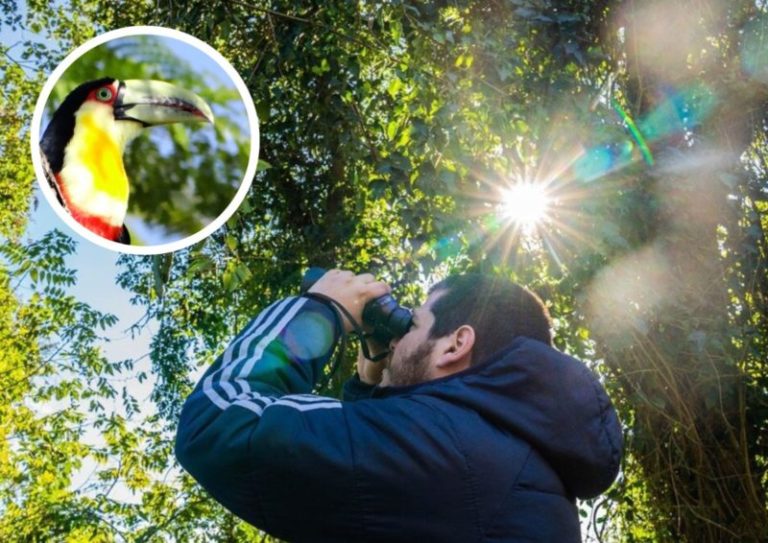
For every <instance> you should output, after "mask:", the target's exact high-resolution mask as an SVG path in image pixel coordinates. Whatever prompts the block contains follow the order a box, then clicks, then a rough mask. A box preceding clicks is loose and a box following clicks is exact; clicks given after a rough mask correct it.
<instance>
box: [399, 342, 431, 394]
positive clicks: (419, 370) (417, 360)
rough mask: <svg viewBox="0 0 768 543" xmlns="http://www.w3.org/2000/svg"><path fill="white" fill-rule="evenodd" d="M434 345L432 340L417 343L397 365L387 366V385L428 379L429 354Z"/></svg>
mask: <svg viewBox="0 0 768 543" xmlns="http://www.w3.org/2000/svg"><path fill="white" fill-rule="evenodd" d="M434 346H435V342H434V341H433V340H429V341H427V342H426V343H422V344H421V345H419V346H418V347H417V348H416V350H415V351H413V352H411V353H408V354H406V355H405V357H403V358H402V359H401V360H400V362H399V364H397V366H392V364H390V366H389V385H391V386H398V387H402V386H409V385H417V384H419V383H423V382H425V381H428V380H429V355H430V353H432V348H433V347H434Z"/></svg>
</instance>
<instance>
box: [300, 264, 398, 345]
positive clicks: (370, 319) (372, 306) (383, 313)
mask: <svg viewBox="0 0 768 543" xmlns="http://www.w3.org/2000/svg"><path fill="white" fill-rule="evenodd" d="M325 272H326V270H325V269H323V268H317V267H312V268H309V270H307V272H306V273H305V274H304V277H303V279H302V280H301V292H302V293H304V292H307V291H308V290H309V289H310V287H311V286H312V285H314V284H315V283H316V282H317V280H318V279H320V278H321V277H322V276H323V275H324V274H325ZM412 319H413V317H412V315H411V311H410V310H409V309H407V308H405V307H403V306H401V305H400V304H398V303H397V301H396V300H395V299H394V298H393V297H392V296H391V295H390V294H385V295H384V296H379V297H378V298H375V299H373V300H371V301H370V302H368V303H367V304H365V307H364V308H363V322H364V323H365V324H367V325H368V326H370V327H372V328H373V332H372V334H371V335H372V336H373V338H374V339H375V340H376V341H378V342H379V343H381V344H382V345H387V346H388V345H389V342H390V341H391V340H392V339H393V338H399V337H403V336H404V335H405V334H406V333H407V332H408V330H409V329H410V328H411V324H412Z"/></svg>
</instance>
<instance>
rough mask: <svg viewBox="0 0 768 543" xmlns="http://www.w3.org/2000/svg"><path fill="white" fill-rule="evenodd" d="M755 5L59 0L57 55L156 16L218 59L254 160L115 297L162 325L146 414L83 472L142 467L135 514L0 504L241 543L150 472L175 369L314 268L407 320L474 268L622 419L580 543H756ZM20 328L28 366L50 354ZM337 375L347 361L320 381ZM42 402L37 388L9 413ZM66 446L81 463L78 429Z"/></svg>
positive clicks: (73, 501)
mask: <svg viewBox="0 0 768 543" xmlns="http://www.w3.org/2000/svg"><path fill="white" fill-rule="evenodd" d="M760 5H762V4H756V3H755V2H752V1H747V0H743V1H742V0H739V1H735V2H729V3H724V2H715V1H713V0H695V1H694V0H685V1H683V2H677V3H674V5H673V4H672V3H664V2H657V1H653V2H643V3H633V2H616V1H610V0H604V1H585V0H566V1H561V2H553V1H550V0H507V1H495V2H464V3H453V2H430V3H421V2H408V1H400V0H396V1H387V2H383V1H382V2H379V1H375V0H370V1H366V2H360V3H350V2H325V3H322V4H318V3H314V2H301V3H297V2H287V1H282V0H273V1H271V2H247V1H237V2H187V3H183V4H181V3H175V2H174V3H163V4H155V3H152V4H151V5H150V4H149V3H147V4H144V3H138V4H134V5H130V6H128V5H125V6H122V7H121V8H120V9H116V7H115V5H114V4H112V3H107V2H101V1H97V2H88V3H78V6H79V8H80V9H79V11H78V12H77V13H78V14H79V15H73V17H74V19H73V21H70V22H68V23H67V22H64V24H62V21H61V20H60V19H58V20H57V19H52V20H55V22H56V23H57V24H59V25H61V27H62V28H63V29H65V30H63V31H62V34H61V36H62V37H61V40H62V42H63V44H64V45H65V46H66V45H69V44H70V43H79V41H77V40H75V41H74V42H70V41H68V40H72V39H73V38H72V36H79V37H80V38H85V37H87V36H85V35H84V34H79V33H78V32H76V31H75V30H74V29H78V28H80V27H81V26H80V25H79V24H76V21H79V20H80V17H90V18H91V19H92V20H93V21H98V22H99V23H100V25H102V27H103V28H104V29H111V28H117V27H120V26H126V25H130V24H164V25H166V26H171V27H175V28H178V29H180V30H183V31H185V32H188V33H190V34H192V35H194V36H197V37H198V38H200V39H202V40H204V41H206V42H208V43H210V44H211V45H213V46H214V47H215V48H217V49H218V50H219V51H221V52H222V54H223V55H224V56H225V57H227V58H228V59H229V60H230V61H231V62H232V63H233V65H234V66H235V68H236V69H237V70H238V72H239V73H240V74H241V75H242V76H243V78H244V80H245V81H246V83H247V85H248V87H249V89H250V91H251V93H252V95H253V97H254V100H255V101H256V103H257V108H258V110H259V117H260V120H261V123H262V126H261V132H262V140H261V148H262V155H261V158H262V159H263V162H262V163H261V166H262V167H261V170H260V171H259V172H258V173H257V175H256V177H255V179H254V184H253V188H252V190H251V192H250V194H249V197H248V198H247V200H246V201H245V203H244V205H243V206H242V207H241V209H240V210H239V212H238V213H237V214H236V215H234V216H233V218H232V219H230V220H229V221H228V223H227V224H226V225H225V226H224V227H222V228H221V229H220V230H219V231H218V232H216V233H215V234H214V235H213V236H211V237H210V238H209V239H208V240H206V241H205V242H202V243H200V244H198V245H197V246H195V247H191V248H189V249H188V250H185V251H181V252H177V253H176V254H174V255H172V256H171V255H165V256H163V257H155V258H141V257H128V256H125V257H122V258H121V266H122V269H123V272H122V273H121V275H120V277H119V278H118V282H119V284H120V285H121V286H122V287H123V288H126V289H128V290H130V291H131V292H132V293H133V294H134V301H135V303H137V304H140V305H142V306H144V307H145V308H146V310H147V321H148V322H150V321H151V322H155V323H157V324H158V326H159V328H158V331H157V332H156V334H155V336H154V339H153V343H152V353H151V359H152V370H153V371H152V373H153V375H154V376H156V382H155V385H154V388H153V392H152V395H151V400H152V402H153V404H154V405H155V406H156V407H157V414H156V415H154V416H153V417H152V418H151V420H149V421H147V424H146V425H140V426H139V425H135V426H134V425H131V424H128V423H126V422H124V421H120V422H118V423H115V425H114V426H109V425H106V426H103V427H102V430H103V432H104V435H105V436H106V437H107V438H108V439H107V443H108V445H107V447H106V448H105V449H104V450H103V454H104V457H103V458H105V459H107V458H109V459H115V460H117V459H120V460H121V461H123V462H127V464H125V465H126V466H130V468H129V469H130V470H134V469H135V470H137V471H135V472H134V471H129V473H130V474H133V473H135V475H130V476H129V475H128V474H127V473H122V472H120V473H118V472H111V473H107V472H105V480H106V481H114V480H116V479H120V480H121V481H122V480H132V481H133V483H132V484H134V485H135V486H134V488H136V489H137V491H138V492H140V493H141V496H142V498H141V500H142V502H141V504H139V505H136V506H133V505H127V504H118V503H116V502H115V501H111V500H110V499H109V498H108V495H109V493H108V492H106V493H105V492H104V491H102V492H101V493H100V492H99V490H98V488H97V489H96V491H91V492H79V491H72V490H71V489H69V488H68V487H67V482H66V481H67V480H68V479H67V477H69V475H67V473H64V474H63V475H62V477H61V478H59V479H57V481H58V482H57V483H56V484H58V485H59V486H58V487H57V486H55V485H54V484H52V483H51V482H46V481H38V483H36V485H35V486H34V487H33V486H28V487H22V488H21V489H20V490H18V494H13V493H12V492H11V491H10V490H9V489H7V488H3V489H2V492H0V500H2V501H0V503H2V504H3V506H1V507H2V508H5V509H6V511H10V510H9V509H8V506H7V505H6V504H7V503H11V502H13V503H17V502H16V501H14V500H24V499H31V497H33V496H36V495H38V494H45V493H46V492H48V493H51V495H54V494H55V492H54V489H60V490H61V489H63V490H61V493H60V494H57V495H56V496H57V497H56V498H55V499H53V498H51V500H50V501H51V502H55V503H56V504H57V505H60V507H58V508H52V510H54V511H58V512H60V513H59V514H60V515H61V516H60V517H56V518H54V519H53V520H51V522H52V523H53V524H52V526H53V527H54V528H51V529H55V530H59V532H57V533H58V534H67V535H68V536H69V537H71V538H73V539H74V538H77V537H85V536H83V535H78V534H86V533H89V532H88V530H92V531H91V532H90V534H91V537H93V538H95V537H104V538H105V539H109V538H125V539H133V538H135V539H140V540H148V539H151V538H172V539H179V540H187V539H209V538H212V539H217V540H218V539H221V540H233V541H252V540H258V539H259V538H260V537H261V534H258V533H257V531H256V530H253V529H250V528H247V527H245V526H244V525H242V524H240V523H239V522H237V521H236V520H235V519H233V518H232V517H231V516H229V515H227V514H226V513H224V512H223V511H222V510H221V509H220V508H218V506H216V505H215V504H212V503H211V502H210V500H209V499H208V498H207V497H205V496H204V495H202V494H201V492H200V491H199V490H198V489H197V488H196V486H195V485H194V483H193V482H192V481H190V480H189V479H188V478H186V477H184V476H182V477H180V478H178V479H174V480H173V481H160V482H159V481H158V480H157V479H153V477H152V473H157V472H162V471H164V470H166V469H169V468H172V459H171V458H170V449H169V445H168V443H169V442H168V440H169V439H170V435H172V432H173V429H174V425H175V420H176V417H177V414H178V410H179V408H180V405H181V402H182V401H183V398H184V397H185V395H186V394H187V393H188V392H189V390H190V386H191V385H192V381H191V378H190V375H191V372H192V370H193V369H196V368H198V367H200V366H205V365H207V364H208V363H210V362H211V360H212V359H213V357H215V356H216V354H218V352H220V350H221V349H222V348H223V346H224V345H225V344H226V341H227V340H228V339H229V338H231V337H232V336H233V335H234V334H235V333H236V331H237V330H238V329H239V328H240V327H241V326H242V325H243V324H244V323H245V322H246V321H247V320H248V319H249V318H250V317H251V316H252V315H253V313H254V312H255V311H256V310H257V309H258V308H259V307H263V306H264V305H265V304H266V303H267V302H269V301H271V300H274V299H275V298H277V297H279V296H283V295H285V294H288V293H294V292H295V291H296V288H297V285H298V284H299V279H300V275H301V272H302V271H303V269H305V268H306V266H307V265H308V264H310V263H311V264H314V265H321V266H326V267H330V266H340V267H346V268H350V269H353V270H358V271H362V270H370V271H374V272H375V273H377V274H378V275H380V276H381V277H383V278H385V279H387V280H389V281H391V282H392V283H393V285H394V286H395V293H396V295H397V297H398V298H399V299H400V300H402V301H404V302H406V303H417V301H418V300H419V298H420V297H421V296H423V289H424V287H425V286H426V284H428V283H430V282H431V281H432V280H433V279H435V278H437V277H441V276H442V275H444V274H446V273H448V272H449V271H454V270H466V269H480V270H486V271H494V272H497V273H503V274H506V275H508V276H510V277H512V278H514V279H515V280H518V281H520V282H523V283H525V284H528V285H530V286H532V287H533V288H534V289H535V290H537V291H538V292H539V293H540V294H542V296H543V297H544V298H545V299H547V300H548V301H549V303H550V306H551V311H552V313H553V314H554V315H555V316H556V317H557V322H556V328H557V342H558V345H559V346H560V347H561V348H563V349H565V350H567V351H568V352H570V353H572V354H575V355H577V356H580V357H582V358H585V359H590V360H593V361H594V362H593V366H594V368H595V369H596V370H597V371H599V372H600V373H601V375H602V376H603V377H604V379H605V382H606V385H607V386H608V388H609V389H610V393H611V396H612V398H613V399H614V401H615V403H616V405H617V407H618V408H619V410H620V412H621V415H622V419H623V421H624V424H625V426H626V442H627V455H626V458H625V463H624V466H623V473H622V476H621V478H620V480H619V482H618V483H617V484H616V485H615V486H614V487H613V488H612V489H611V490H610V491H609V492H608V493H607V494H606V495H605V496H604V497H602V498H600V499H599V500H598V501H596V502H594V503H593V504H592V505H594V508H593V513H594V515H593V522H592V524H593V527H594V529H595V530H594V534H597V535H596V537H599V538H601V539H602V540H612V541H680V540H683V541H750V540H755V541H756V540H760V539H761V538H762V537H763V536H764V534H765V533H766V531H768V518H766V516H767V512H766V511H767V510H766V489H768V450H767V449H766V448H767V447H768V444H767V443H766V440H765V436H766V435H768V401H767V400H766V396H767V395H766V393H765V391H766V390H767V389H768V371H767V370H766V366H765V364H766V360H768V356H767V355H768V353H766V344H765V338H766V300H765V296H766V292H768V288H766V287H768V285H767V284H766V280H767V276H766V268H765V261H766V260H765V259H766V250H767V249H768V248H767V247H766V237H765V229H766V227H768V217H766V211H767V210H768V202H766V198H767V197H766V181H765V179H766V171H767V170H766V166H767V165H768V158H767V157H768V147H766V144H768V142H767V141H766V139H765V129H766V119H765V117H764V111H765V108H764V105H765V104H764V102H765V97H766V93H765V74H764V73H761V72H760V71H759V66H761V65H763V64H761V62H759V60H760V58H761V57H759V55H760V47H759V44H760V43H763V42H761V41H760V40H761V39H763V37H764V35H763V34H761V29H764V28H765V25H764V24H761V23H763V22H764V21H765V20H766V19H765V13H764V12H763V11H764V8H761V7H759V6H760ZM46 13H47V15H45V14H46ZM73 13H75V12H74V11H73ZM694 13H695V14H698V15H697V18H692V17H691V14H694ZM46 16H48V17H50V16H51V14H50V13H49V8H46V7H45V6H38V5H36V4H30V14H29V18H28V20H27V22H26V23H25V24H27V25H30V28H33V27H32V25H35V24H37V25H42V26H40V28H39V29H38V30H42V29H43V28H50V27H49V26H47V25H46V24H44V23H42V22H41V21H45V20H46ZM6 24H10V23H6ZM17 24H21V23H17ZM66 29H71V30H66ZM755 43H757V46H756V45H755ZM33 49H34V48H33ZM35 50H36V49H35ZM750 55H751V56H750ZM755 55H757V56H755ZM34 58H36V59H37V61H38V62H39V61H40V58H41V57H34ZM756 67H757V68H756ZM6 92H7V91H6ZM19 126H21V127H23V126H24V125H23V123H22V124H21V125H19ZM521 179H535V180H537V181H541V182H545V183H547V184H548V187H549V191H550V195H551V197H552V199H553V201H554V203H553V204H552V206H551V209H550V219H549V220H548V221H547V222H545V223H543V224H541V225H540V226H539V227H538V228H537V229H535V230H534V231H525V229H522V228H517V229H516V228H514V226H513V225H509V224H505V223H504V222H503V221H501V220H500V219H499V218H498V214H497V211H498V203H499V199H500V197H501V190H502V189H503V188H505V187H506V186H508V185H509V184H510V182H511V181H510V180H521ZM19 215H22V217H21V218H20V219H18V218H17V219H16V220H20V221H23V210H21V211H20V210H19V208H16V211H14V212H13V214H12V215H11V216H13V217H18V216H19ZM45 243H47V244H53V243H54V240H52V239H51V240H48V241H46V242H45ZM13 247H16V248H15V249H13V251H15V252H13V253H9V254H13V255H25V254H27V253H26V252H25V251H26V250H29V249H24V248H23V247H20V246H13ZM7 258H10V257H7ZM15 258H17V259H18V258H22V257H21V256H17V257H15ZM24 258H28V257H24ZM23 261H24V260H23V259H22V260H21V261H20V262H23ZM20 265H21V264H19V263H16V264H14V266H15V267H14V268H12V269H11V270H10V272H11V273H10V275H11V276H12V277H14V276H18V275H19V274H20V273H21V274H23V273H24V272H23V271H22V270H21V268H19V266H20ZM6 292H8V291H7V290H6ZM7 300H8V302H7V303H4V304H3V307H4V313H3V314H4V315H9V316H11V317H8V318H16V317H13V316H15V315H17V314H19V313H20V312H21V311H22V309H21V307H22V306H21V302H19V300H18V297H17V296H15V295H14V294H13V293H10V294H8V295H7ZM6 308H7V309H6ZM83 309H84V310H85V308H83ZM8 322H12V321H8ZM54 322H56V321H54ZM62 326H64V325H62ZM63 329H64V328H62V330H63ZM56 330H58V328H57V329H56ZM54 332H55V330H54ZM37 335H38V337H39V340H31V341H30V343H29V344H28V345H25V346H24V349H28V350H29V352H32V353H34V352H36V351H35V349H39V347H38V346H39V345H44V344H45V338H46V337H49V336H46V335H45V334H42V333H37ZM86 339H87V338H86ZM73 341H74V340H73ZM82 341H85V339H83V340H82ZM89 341H92V340H89ZM7 352H13V351H11V350H8V351H7ZM21 352H26V351H21ZM84 360H96V359H95V358H88V359H84ZM56 363H61V362H56ZM88 364H91V362H88V363H86V366H88ZM103 364H108V363H106V362H104V363H103ZM103 364H102V365H96V366H93V368H98V370H95V369H94V370H88V371H102V369H101V368H104V367H108V366H104V365H103ZM77 367H78V366H77V365H75V366H74V368H75V369H77ZM88 367H91V366H88ZM350 371H351V368H350V359H349V358H348V359H347V361H346V365H345V366H344V367H343V368H342V369H341V370H340V371H339V372H338V374H337V375H336V376H335V377H334V379H333V380H332V382H331V386H332V390H338V386H339V384H340V382H341V380H343V378H344V376H345V375H348V373H349V372H350ZM87 375H88V376H89V377H87V378H93V377H95V376H96V373H89V374H87ZM42 390H46V388H45V387H41V386H39V385H35V384H33V383H30V384H29V386H27V387H26V388H25V389H24V390H23V391H20V392H19V394H21V396H19V397H20V398H21V397H31V398H34V397H36V395H37V394H40V393H41V391H42ZM67 393H69V390H67ZM77 394H81V392H78V393H77ZM99 394H101V395H105V396H108V394H109V392H108V389H104V390H102V391H100V392H97V393H96V395H97V396H98V395H99ZM65 396H67V395H66V394H65ZM67 397H68V398H69V396H67ZM78 401H80V400H78ZM71 413H72V415H71V416H73V417H74V416H75V415H74V413H75V411H72V412H71ZM31 416H32V417H33V418H39V417H34V415H31ZM128 418H130V417H128ZM39 424H43V423H42V422H40V423H39ZM9 435H11V434H9ZM18 435H19V437H15V438H14V439H17V440H19V442H20V443H37V441H35V439H36V438H32V437H27V435H26V434H24V433H19V434H18ZM110 436H119V439H113V440H112V441H110V440H109V437H110ZM67 439H69V442H70V443H72V444H73V445H72V446H73V447H75V446H76V445H77V444H78V443H79V444H80V445H77V446H81V447H82V440H81V439H80V437H79V434H70V436H69V437H68V438H67ZM110 447H112V448H110ZM85 454H86V453H85V452H83V453H81V457H82V456H84V455H85ZM41 461H42V462H45V459H41ZM9 465H10V464H9ZM136 466H139V467H140V468H141V469H139V467H136ZM5 469H10V468H5ZM127 469H128V468H127ZM31 473H33V474H38V473H44V468H43V467H40V468H38V467H37V466H34V469H32V470H31ZM102 488H103V487H102ZM93 496H96V498H93ZM99 496H101V497H99ZM89 500H90V501H89ZM31 503H33V502H31ZM78 511H79V512H80V513H77V512H78ZM584 511H585V514H586V509H585V510H584ZM8 514H9V513H6V515H5V516H8ZM21 514H22V512H21V511H19V512H14V513H13V515H19V516H18V518H21ZM13 515H11V516H10V517H9V518H11V519H15V518H17V517H16V516H13ZM67 515H69V516H67ZM94 515H102V518H103V519H106V520H107V521H108V522H109V523H111V524H112V525H113V526H112V528H110V527H108V526H107V524H106V522H96V521H93V518H94ZM0 526H3V525H2V524H0ZM93 530H101V532H96V531H93ZM6 533H8V532H6ZM131 533H132V534H139V535H137V536H133V535H129V534H131ZM0 534H3V535H5V533H3V532H0ZM93 534H103V536H96V535H93ZM203 534H204V535H203Z"/></svg>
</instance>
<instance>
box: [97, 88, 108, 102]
mask: <svg viewBox="0 0 768 543" xmlns="http://www.w3.org/2000/svg"><path fill="white" fill-rule="evenodd" d="M96 98H97V99H99V100H101V101H102V102H109V101H110V100H111V99H112V89H110V88H109V87H101V88H100V89H99V90H97V91H96Z"/></svg>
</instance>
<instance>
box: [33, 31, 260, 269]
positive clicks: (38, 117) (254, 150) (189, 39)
mask: <svg viewBox="0 0 768 543" xmlns="http://www.w3.org/2000/svg"><path fill="white" fill-rule="evenodd" d="M136 35H152V36H162V37H166V38H172V39H176V40H179V41H182V42H184V43H186V44H187V45H190V46H192V47H194V48H196V49H198V50H200V51H201V52H203V53H204V54H206V55H208V56H209V57H210V58H212V59H213V60H214V61H215V62H216V63H217V64H218V65H219V66H220V67H221V69H222V70H224V72H225V73H226V75H228V76H229V78H230V79H231V80H232V81H233V82H234V84H235V87H236V88H237V90H238V92H239V93H240V98H241V100H242V101H243V104H244V105H245V110H246V114H247V116H248V126H249V128H250V131H251V148H250V154H249V157H248V165H247V166H246V168H245V176H244V177H243V180H242V182H241V183H240V188H239V189H238V190H237V192H236V193H235V196H234V198H232V201H231V202H230V203H229V205H228V206H227V207H226V208H224V211H222V212H221V213H220V214H219V216H218V217H216V218H215V219H214V220H213V221H211V222H210V223H209V224H208V225H207V226H205V227H204V228H202V229H201V230H199V231H198V232H195V233H194V234H192V235H191V236H187V237H186V238H183V239H180V240H177V241H174V242H171V243H163V244H160V245H125V244H123V243H117V242H115V241H110V240H108V239H106V238H103V237H101V236H99V235H98V234H95V233H93V232H91V231H90V230H88V229H87V228H85V227H84V226H83V225H81V224H80V223H79V222H77V221H76V220H75V219H74V217H72V215H70V214H69V213H67V211H66V210H65V209H64V208H63V207H62V205H61V204H60V203H59V201H58V200H57V199H56V195H55V194H54V191H53V190H52V189H51V187H50V186H49V185H48V182H47V181H46V178H45V172H44V170H43V164H42V160H41V158H40V124H41V123H42V118H43V111H44V110H45V104H46V103H47V102H48V98H49V97H50V95H51V92H53V88H54V86H55V85H56V83H57V82H58V81H59V79H60V78H61V76H62V75H63V74H64V72H65V71H66V70H67V68H69V67H70V66H71V65H72V64H73V63H74V62H75V61H76V60H78V59H79V58H80V57H81V56H83V55H84V54H85V53H87V52H88V51H90V50H91V49H94V48H96V47H98V46H100V45H103V44H105V43H107V42H108V41H111V40H114V39H116V38H125V37H128V36H136ZM30 139H31V147H32V165H33V167H34V170H35V177H36V178H37V181H38V184H39V185H40V188H41V190H42V192H43V194H44V195H45V198H46V200H48V203H49V204H50V205H51V207H52V208H53V210H54V212H55V213H56V214H57V215H58V216H59V218H61V219H62V220H63V221H64V222H65V223H66V224H67V225H68V226H69V227H70V228H71V229H72V230H74V231H75V232H77V233H78V234H80V236H82V237H84V238H85V239H87V240H88V241H90V242H92V243H95V244H96V245H99V246H100V247H103V248H105V249H109V250H111V251H116V252H120V253H129V254H136V255H158V254H164V253H169V252H173V251H178V250H180V249H184V248H186V247H189V246H190V245H193V244H195V243H198V242H200V241H202V240H203V239H205V238H207V237H208V236H209V235H211V234H212V233H213V232H214V231H216V230H217V229H218V228H220V227H221V226H222V225H223V224H224V223H225V222H226V221H227V220H229V218H230V217H231V216H232V215H233V214H234V213H235V211H237V209H238V208H239V207H240V204H241V203H242V202H243V200H244V199H245V196H246V195H247V194H248V190H249V189H250V188H251V183H252V182H253V177H254V175H255V174H256V168H257V166H258V162H259V139H260V138H259V119H258V116H257V115H256V106H254V104H253V98H252V97H251V94H250V92H248V87H246V85H245V82H244V81H243V79H242V77H240V74H239V73H237V70H235V69H234V68H233V67H232V65H231V64H230V63H229V61H228V60H227V59H225V58H224V57H223V56H222V55H221V53H219V52H218V51H216V50H215V49H214V48H213V47H211V46H210V45H208V44H207V43H205V42H204V41H202V40H200V39H198V38H195V37H194V36H190V35H189V34H186V33H184V32H181V31H179V30H174V29H171V28H165V27H161V26H129V27H125V28H120V29H117V30H112V31H109V32H105V33H104V34H101V35H99V36H96V37H94V38H91V39H90V40H88V41H87V42H85V43H84V44H82V45H80V46H79V47H77V48H76V49H75V50H74V51H72V52H71V53H69V54H68V55H67V56H66V58H65V59H64V60H63V61H62V62H61V63H60V64H59V65H58V66H57V67H56V69H55V70H53V72H52V73H51V75H50V76H49V77H48V80H47V81H46V82H45V85H43V90H42V91H41V93H40V96H38V98H37V103H36V104H35V111H34V113H33V114H32V126H31V129H30Z"/></svg>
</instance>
